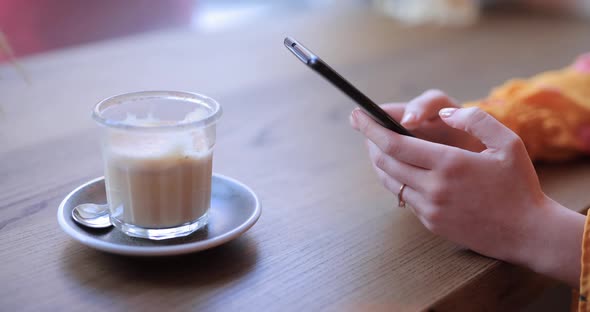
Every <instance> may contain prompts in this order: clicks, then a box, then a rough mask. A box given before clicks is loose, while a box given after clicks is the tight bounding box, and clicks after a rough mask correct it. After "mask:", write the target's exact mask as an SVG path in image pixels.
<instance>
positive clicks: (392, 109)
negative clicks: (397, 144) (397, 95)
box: [379, 103, 406, 121]
mask: <svg viewBox="0 0 590 312" xmlns="http://www.w3.org/2000/svg"><path fill="white" fill-rule="evenodd" d="M379 106H380V107H381V108H383V110H384V111H385V112H386V113H387V114H388V115H389V116H391V117H393V119H395V120H397V121H400V120H401V119H402V117H403V115H404V111H405V109H406V104H405V103H385V104H381V105H379Z"/></svg>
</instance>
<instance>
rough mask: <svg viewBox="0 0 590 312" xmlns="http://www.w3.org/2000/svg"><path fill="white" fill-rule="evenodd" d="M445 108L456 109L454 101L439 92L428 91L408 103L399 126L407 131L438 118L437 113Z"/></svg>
mask: <svg viewBox="0 0 590 312" xmlns="http://www.w3.org/2000/svg"><path fill="white" fill-rule="evenodd" d="M445 107H458V105H457V104H456V103H455V101H454V100H452V99H451V98H449V97H448V96H447V95H446V94H445V93H444V92H442V91H440V90H434V89H431V90H428V91H426V92H424V93H422V94H421V95H419V96H418V97H416V98H415V99H413V100H411V101H410V102H408V104H407V105H406V108H405V112H404V116H403V118H402V119H401V124H402V125H403V126H404V127H406V128H409V129H414V128H416V127H418V126H419V125H420V124H421V123H423V122H425V121H430V120H433V119H435V118H439V116H438V111H439V110H441V109H442V108H445Z"/></svg>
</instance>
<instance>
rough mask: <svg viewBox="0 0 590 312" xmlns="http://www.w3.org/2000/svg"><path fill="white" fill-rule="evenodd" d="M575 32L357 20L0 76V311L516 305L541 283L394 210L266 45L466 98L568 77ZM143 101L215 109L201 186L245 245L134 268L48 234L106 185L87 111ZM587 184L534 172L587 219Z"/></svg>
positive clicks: (385, 88)
mask: <svg viewBox="0 0 590 312" xmlns="http://www.w3.org/2000/svg"><path fill="white" fill-rule="evenodd" d="M589 29H590V23H588V22H584V21H581V20H568V19H557V18H550V17H532V16H531V17H529V16H512V15H506V14H497V15H491V16H487V17H485V18H484V19H482V21H481V22H480V23H479V24H477V25H475V26H472V27H468V28H457V29H454V28H451V29H445V28H441V29H437V28H427V27H422V28H404V27H400V26H399V25H397V24H396V23H395V22H393V21H392V20H390V19H387V18H385V17H382V16H379V15H378V14H375V13H372V12H368V11H355V12H350V13H331V14H327V15H324V14H321V15H320V14H318V15H315V14H309V15H304V16H294V17H293V16H291V17H276V18H271V19H268V20H263V21H260V22H259V23H257V24H256V25H252V26H248V27H242V28H240V29H236V30H233V31H225V32H217V33H203V32H199V31H195V30H186V29H178V30H171V31H165V32H156V33H150V34H144V35H140V36H135V37H128V38H123V39H117V40H112V41H105V42H100V43H96V44H90V45H85V46H80V47H76V48H71V49H67V50H62V51H59V52H54V53H47V54H42V55H38V56H35V57H31V58H27V59H23V60H22V65H23V67H24V68H25V69H26V70H27V72H28V74H29V76H30V78H31V81H32V84H31V85H26V84H25V83H24V82H22V80H21V79H19V77H18V75H17V74H16V73H15V72H14V70H13V69H11V68H10V67H9V66H4V65H3V66H1V67H0V76H1V77H2V78H1V80H0V107H1V108H2V112H1V115H0V263H1V265H0V284H1V286H0V305H1V308H0V310H4V311H16V310H20V311H40V310H46V311H58V310H72V311H80V310H84V311H104V310H108V311H117V310H119V311H122V310H126V311H127V310H140V309H141V310H171V309H172V308H171V307H173V309H174V310H211V311H217V310H219V311H235V310H261V311H277V310H281V311H283V310H289V311H291V310H293V311H301V310H339V311H343V310H344V311H358V310H383V311H419V310H427V309H435V310H441V311H444V310H453V311H458V310H461V309H462V307H464V309H469V308H470V307H473V306H472V303H473V301H470V298H472V296H471V295H466V294H477V295H473V298H475V297H477V298H484V299H486V298H487V303H485V302H486V300H484V299H478V300H480V301H478V302H484V303H485V304H490V305H492V304H498V306H501V307H504V308H506V309H509V308H514V307H517V306H522V305H523V304H525V303H526V300H523V299H522V296H521V297H518V298H517V299H514V298H511V295H510V294H511V292H512V291H514V293H515V295H516V293H517V291H516V290H518V289H533V291H530V294H529V295H530V296H534V294H536V293H538V292H535V291H534V290H535V289H538V288H542V287H539V285H545V284H546V283H548V282H549V281H547V280H546V279H543V278H542V277H539V276H536V275H534V274H532V273H530V272H529V273H530V274H512V273H511V272H514V271H513V270H517V269H516V268H514V267H512V266H510V265H507V264H504V263H501V262H498V261H496V260H493V259H489V258H486V257H482V256H479V255H477V254H475V253H473V252H470V251H467V250H464V249H462V248H461V247H459V246H456V245H454V244H453V243H451V242H448V241H445V240H443V239H441V238H438V237H436V236H434V235H432V234H430V233H429V232H428V231H426V230H425V229H424V228H423V227H422V225H421V224H420V223H419V222H418V221H417V219H416V218H415V217H414V216H413V215H412V214H411V213H410V212H409V211H408V210H401V209H398V208H396V207H395V206H396V202H395V200H394V195H392V194H390V193H388V192H386V191H385V190H384V189H383V188H382V187H381V186H380V185H379V183H378V181H377V179H376V177H375V176H374V174H373V173H372V171H371V170H370V166H369V163H368V157H367V154H366V152H365V150H364V145H363V141H362V138H361V137H360V136H359V135H358V134H357V133H355V132H354V131H353V130H352V129H350V127H349V126H348V114H349V112H350V111H351V109H352V108H353V104H352V103H351V102H350V101H349V100H348V99H347V98H345V97H344V96H343V95H342V94H340V93H339V92H338V91H336V90H334V89H333V88H332V87H330V86H329V85H328V84H327V83H326V82H325V81H323V80H322V79H321V78H320V77H317V76H316V75H315V74H313V73H312V72H310V71H308V70H307V69H306V68H305V67H304V66H303V65H302V64H301V63H300V62H299V61H298V60H297V59H295V58H294V57H293V56H292V55H290V53H289V52H288V51H287V50H286V49H285V48H284V47H283V44H282V40H283V38H284V36H285V35H292V36H294V37H295V38H297V39H298V40H300V41H301V42H303V43H304V44H306V45H308V46H309V47H310V48H312V50H314V51H315V52H316V53H318V54H319V55H321V56H322V57H323V58H324V59H325V60H326V61H328V62H329V63H330V64H332V65H333V66H334V67H335V68H336V69H337V70H339V71H341V72H342V74H343V75H344V76H346V77H348V78H349V79H350V80H351V81H352V82H353V83H355V84H356V85H358V86H359V88H360V89H361V90H363V91H365V92H366V93H367V94H369V95H370V96H371V97H372V98H374V99H375V100H376V101H378V102H385V101H404V100H407V99H410V98H411V97H413V96H416V95H417V94H419V93H420V92H422V91H423V90H425V89H428V88H431V87H437V88H440V89H443V90H446V91H448V92H449V93H450V94H451V95H453V96H454V97H456V98H457V99H459V100H468V99H473V98H477V97H481V96H484V95H485V94H486V93H487V91H488V90H489V89H490V88H491V87H492V86H494V85H497V84H499V83H501V82H502V81H504V80H506V79H508V78H511V77H517V76H527V75H531V74H534V73H536V72H539V71H542V70H545V69H550V68H559V67H561V66H565V65H567V64H568V63H569V62H570V61H571V60H572V59H573V58H574V57H575V56H576V55H577V54H580V53H582V52H584V51H587V50H590V36H588V34H589ZM149 89H177V90H190V91H195V92H200V93H203V94H207V95H209V96H211V97H214V98H216V99H217V100H218V101H219V102H220V103H221V104H222V106H223V107H224V116H223V118H222V120H221V122H220V124H219V132H218V144H217V146H216V152H215V159H214V170H215V171H216V172H219V173H222V174H225V175H228V176H231V177H234V178H236V179H238V180H241V181H243V182H244V183H246V184H247V185H249V186H251V187H252V188H253V189H254V190H255V191H256V192H257V193H258V195H259V197H260V199H261V201H262V204H263V212H262V217H261V218H260V220H259V222H258V223H257V224H256V225H255V226H254V227H253V228H252V229H251V230H250V231H248V232H247V233H246V234H245V235H244V236H243V237H241V238H239V239H237V240H235V241H233V242H231V243H228V244H226V245H223V246H221V247H218V248H215V249H212V250H208V251H204V252H200V253H196V254H193V255H189V256H182V257H172V258H162V259H139V258H133V257H121V256H114V255H109V254H105V253H102V252H98V251H95V250H92V249H90V248H87V247H85V246H82V245H80V244H79V243H77V242H75V241H73V240H72V239H71V238H69V237H68V236H67V235H66V234H64V233H63V232H62V231H61V230H60V228H59V226H58V224H57V221H56V211H57V207H58V205H59V203H60V201H61V200H62V199H63V197H64V196H65V195H66V194H67V193H68V192H69V191H71V190H72V189H73V188H75V187H76V186H77V185H79V184H81V183H83V182H85V181H87V180H89V179H91V178H93V177H96V176H100V175H102V167H101V166H102V164H101V159H100V154H99V149H98V141H97V127H96V126H95V125H94V124H93V123H92V121H91V119H90V117H89V116H90V110H91V107H92V106H93V104H94V103H96V102H97V101H98V100H100V99H102V98H105V97H108V96H111V95H113V94H117V93H122V92H129V91H136V90H149ZM589 173H590V163H589V162H588V161H587V160H582V161H579V162H573V163H567V164H558V165H541V166H539V174H540V177H541V180H542V183H543V187H544V189H545V191H546V192H547V193H549V194H550V195H551V196H553V197H554V198H555V199H556V200H558V201H560V202H561V203H563V204H564V205H567V206H568V207H570V208H571V209H574V210H578V211H581V210H582V209H583V208H584V207H586V206H587V205H588V204H590V193H588V191H587V190H588V189H590V179H588V178H587V176H588V174H589ZM531 275H532V277H531V278H525V277H523V278H519V277H521V276H531ZM504 279H509V280H507V281H506V280H504ZM499 280H504V282H496V283H494V284H490V281H499ZM530 283H533V284H534V285H536V286H535V287H537V288H534V287H533V288H526V287H527V285H529V284H530ZM544 283H545V284H544ZM486 285H488V286H486ZM489 285H492V286H489ZM515 285H516V286H515ZM510 287H511V288H510ZM510 289H512V290H510ZM515 289H516V290H515ZM488 294H489V296H488ZM498 294H504V295H498ZM502 301H505V302H509V303H510V305H508V306H507V303H506V304H504V305H502V304H503V303H502ZM484 303H482V304H484ZM437 307H438V309H437Z"/></svg>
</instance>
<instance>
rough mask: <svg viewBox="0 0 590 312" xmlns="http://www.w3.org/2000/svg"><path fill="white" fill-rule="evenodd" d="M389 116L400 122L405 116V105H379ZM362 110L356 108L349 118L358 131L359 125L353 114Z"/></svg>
mask: <svg viewBox="0 0 590 312" xmlns="http://www.w3.org/2000/svg"><path fill="white" fill-rule="evenodd" d="M379 106H380V107H381V108H382V109H383V110H384V111H385V112H386V113H387V114H388V115H389V116H391V117H393V119H395V120H397V121H399V120H400V119H401V118H402V116H403V114H404V107H405V104H404V103H387V104H383V105H379ZM360 110H361V109H360V108H355V109H353V110H352V113H351V114H350V116H349V121H350V125H351V126H352V127H353V128H354V129H356V130H358V125H356V123H355V120H354V118H352V116H353V114H354V113H355V112H356V111H360Z"/></svg>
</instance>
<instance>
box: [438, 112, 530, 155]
mask: <svg viewBox="0 0 590 312" xmlns="http://www.w3.org/2000/svg"><path fill="white" fill-rule="evenodd" d="M439 115H440V116H441V118H442V120H443V121H444V122H445V123H446V124H448V125H449V126H451V127H453V128H455V129H459V130H463V131H465V132H467V133H469V134H471V135H472V136H474V137H476V138H477V139H479V140H480V141H481V143H483V144H484V145H485V146H486V147H487V148H488V149H489V150H502V149H503V148H504V147H505V146H507V144H511V143H514V142H519V141H520V138H519V137H518V136H517V135H516V134H515V133H514V132H512V130H510V129H509V128H508V127H506V126H504V125H503V124H502V123H500V122H499V121H498V120H496V119H495V118H494V117H492V116H491V115H490V114H488V113H486V112H484V111H483V110H481V109H480V108H478V107H469V108H459V109H457V108H443V109H441V110H440V112H439Z"/></svg>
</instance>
